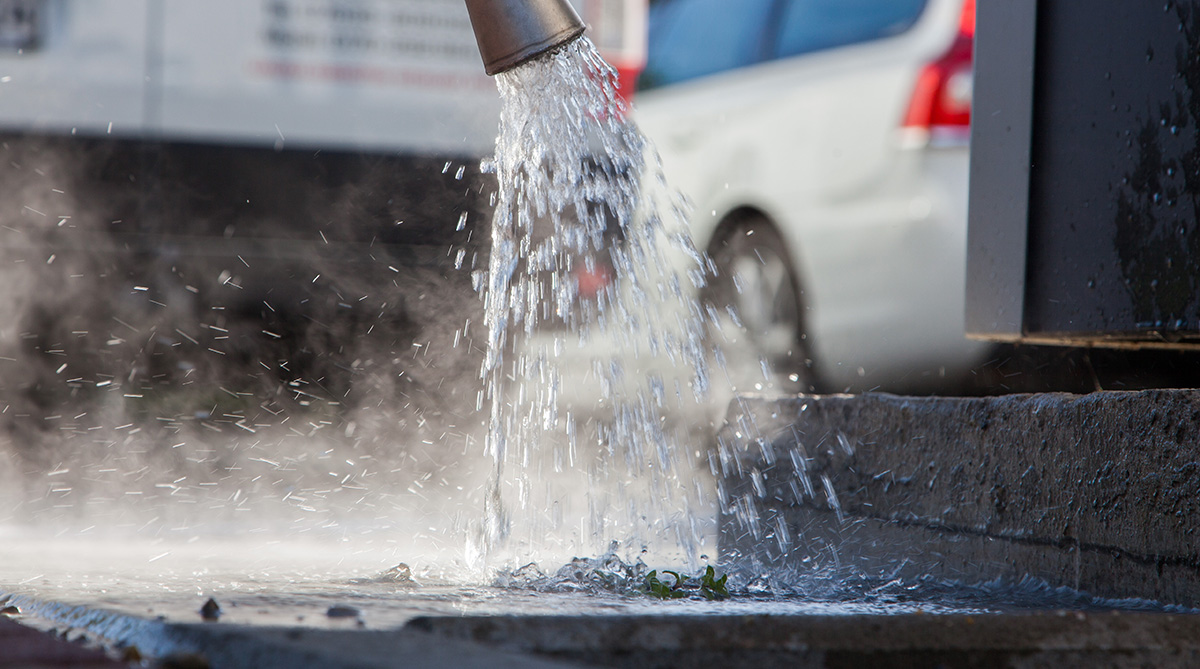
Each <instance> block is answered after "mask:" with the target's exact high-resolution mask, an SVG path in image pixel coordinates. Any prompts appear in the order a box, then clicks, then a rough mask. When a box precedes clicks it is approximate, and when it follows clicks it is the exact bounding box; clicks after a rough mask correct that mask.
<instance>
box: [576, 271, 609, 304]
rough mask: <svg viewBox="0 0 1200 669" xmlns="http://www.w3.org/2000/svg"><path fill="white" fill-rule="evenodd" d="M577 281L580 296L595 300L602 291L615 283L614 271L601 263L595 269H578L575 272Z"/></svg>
mask: <svg viewBox="0 0 1200 669" xmlns="http://www.w3.org/2000/svg"><path fill="white" fill-rule="evenodd" d="M575 281H576V282H577V283H578V286H579V296H580V297H582V298H585V299H589V300H590V299H595V297H596V296H597V295H599V294H600V291H602V290H604V289H605V288H607V287H608V286H609V284H611V283H612V282H613V272H612V269H611V268H609V267H606V266H604V265H602V264H600V263H596V264H595V266H594V267H591V268H588V267H578V268H576V270H575Z"/></svg>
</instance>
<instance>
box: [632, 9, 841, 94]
mask: <svg viewBox="0 0 1200 669" xmlns="http://www.w3.org/2000/svg"><path fill="white" fill-rule="evenodd" d="M834 1H837V0H834ZM775 4H776V0H657V1H656V2H654V3H653V4H652V5H651V7H650V15H649V20H650V35H649V51H648V53H647V59H646V69H645V70H644V71H643V72H642V76H641V78H640V79H639V80H638V88H639V89H642V90H645V89H647V88H654V87H657V86H665V85H668V84H675V83H679V82H681V81H687V80H689V79H695V78H697V77H703V76H707V75H710V74H716V73H718V72H724V71H725V70H731V69H734V68H737V67H744V66H746V65H751V64H753V63H757V62H759V61H761V60H762V59H763V58H764V57H766V55H767V44H766V42H767V40H766V38H765V33H766V26H767V22H768V17H769V16H770V15H771V11H772V8H773V7H774V6H775Z"/></svg>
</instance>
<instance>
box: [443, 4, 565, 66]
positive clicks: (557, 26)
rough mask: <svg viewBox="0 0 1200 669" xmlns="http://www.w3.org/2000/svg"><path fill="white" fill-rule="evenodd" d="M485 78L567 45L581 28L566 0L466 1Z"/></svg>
mask: <svg viewBox="0 0 1200 669" xmlns="http://www.w3.org/2000/svg"><path fill="white" fill-rule="evenodd" d="M466 2H467V12H468V13H469V14H470V15H471V26H472V27H473V28H474V29H475V41H476V42H477V43H478V44H479V54H480V55H481V56H483V69H484V70H485V71H486V72H487V73H488V74H489V75H494V74H499V73H500V72H504V71H505V70H510V69H512V68H514V67H516V66H517V65H520V64H521V63H524V62H525V61H527V60H531V59H533V58H536V57H538V56H540V55H541V54H543V53H545V52H547V51H549V50H551V49H554V48H555V47H558V46H561V45H563V44H566V43H567V42H570V41H571V40H573V39H575V38H576V37H579V36H580V35H582V34H583V30H584V25H583V21H582V20H580V18H579V15H578V14H576V13H575V10H574V9H573V8H572V7H571V5H570V4H569V3H568V2H567V0H466Z"/></svg>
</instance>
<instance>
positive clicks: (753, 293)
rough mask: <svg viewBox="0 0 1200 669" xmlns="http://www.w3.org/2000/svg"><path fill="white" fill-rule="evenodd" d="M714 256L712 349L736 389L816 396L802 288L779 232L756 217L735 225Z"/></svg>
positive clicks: (711, 251)
mask: <svg viewBox="0 0 1200 669" xmlns="http://www.w3.org/2000/svg"><path fill="white" fill-rule="evenodd" d="M709 254H710V256H711V257H712V259H713V262H714V263H715V265H716V269H717V273H716V276H715V277H713V278H712V281H711V283H710V285H709V288H708V290H707V294H706V297H707V300H708V303H709V304H710V305H711V306H713V307H714V310H715V312H716V314H717V319H716V321H717V322H716V323H715V327H714V332H713V340H714V341H713V344H714V345H715V346H716V347H719V348H720V349H721V352H722V353H723V357H724V359H725V366H726V371H727V372H728V373H729V377H730V380H731V381H732V382H733V385H734V388H735V389H736V390H737V391H741V392H745V391H775V392H787V393H793V392H808V391H811V390H813V381H814V379H813V375H812V373H811V367H810V365H811V362H810V361H809V359H808V356H807V351H806V346H805V340H804V317H803V314H804V311H803V303H802V300H801V291H800V287H799V286H800V284H799V281H798V280H797V277H796V271H795V267H794V265H793V264H792V261H791V258H790V257H789V256H788V252H787V249H786V247H785V245H784V242H783V239H782V238H781V237H780V236H779V233H778V232H777V231H776V230H775V228H774V226H772V225H771V224H770V223H769V222H768V221H766V220H764V219H763V218H761V217H759V216H747V217H743V218H740V219H738V220H733V221H731V222H730V223H727V224H726V227H725V229H724V231H723V233H721V234H719V236H718V237H717V238H716V241H714V243H713V244H712V246H711V247H710V248H709Z"/></svg>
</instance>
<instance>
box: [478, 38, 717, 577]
mask: <svg viewBox="0 0 1200 669" xmlns="http://www.w3.org/2000/svg"><path fill="white" fill-rule="evenodd" d="M496 81H497V84H498V86H499V89H500V93H501V97H502V101H503V109H502V113H501V120H500V131H499V136H498V138H497V142H496V153H495V157H494V158H493V159H492V160H490V161H487V162H486V163H485V165H484V169H485V170H486V171H490V172H493V173H494V174H495V175H496V176H497V179H498V184H499V188H498V191H497V193H496V196H495V202H494V204H495V207H496V209H495V218H494V221H493V229H492V247H491V256H490V262H489V266H488V271H487V273H486V275H485V274H483V273H479V274H478V275H477V276H476V283H477V288H478V289H480V290H481V291H482V293H483V297H484V305H485V320H486V326H487V328H488V341H487V356H486V360H485V362H484V363H483V369H482V372H481V373H482V377H483V379H484V381H485V383H484V390H482V391H481V393H480V398H479V402H480V405H481V406H483V403H485V402H487V403H490V409H491V412H490V422H489V425H488V432H487V439H486V450H487V453H488V455H489V456H490V457H491V459H492V461H493V463H494V467H495V469H494V472H493V476H492V480H491V482H490V488H489V490H488V491H487V493H486V503H485V506H486V508H485V518H484V521H483V525H482V528H481V529H480V531H479V532H477V533H476V536H475V537H474V538H473V541H472V545H471V546H469V550H468V552H469V554H471V555H473V556H474V559H477V560H485V559H486V560H488V561H495V560H503V559H505V557H506V556H511V555H512V554H513V553H509V551H515V554H516V555H520V556H521V557H522V559H524V558H526V557H528V556H530V555H533V554H537V553H539V552H540V551H541V550H542V549H546V548H549V549H550V551H551V552H554V551H555V550H557V551H559V552H560V554H561V555H566V556H569V554H570V553H575V554H578V552H579V551H598V550H601V549H603V547H604V546H606V545H608V544H609V543H610V542H612V541H620V542H622V544H623V545H625V546H627V547H629V548H636V549H642V548H645V547H648V546H650V545H651V544H653V543H655V541H656V540H657V541H658V542H665V544H667V545H669V546H671V547H673V548H674V549H676V550H677V552H681V553H682V556H683V557H684V558H690V559H691V560H693V561H694V559H695V558H696V557H698V556H699V553H700V552H701V551H703V550H704V549H706V548H710V547H709V546H708V545H706V542H707V540H706V538H705V537H706V532H711V528H706V527H705V523H706V522H711V521H705V520H704V518H705V517H707V518H710V519H711V517H712V516H713V515H714V514H713V513H712V512H711V510H710V511H708V512H707V513H701V512H700V511H701V508H702V507H706V505H707V504H708V503H709V502H707V501H706V500H707V499H709V498H710V496H709V495H708V494H707V493H706V488H707V484H706V483H705V482H704V480H703V479H702V478H701V477H699V476H698V475H696V474H695V472H697V471H700V470H701V467H698V466H696V465H697V464H698V462H697V460H698V459H699V458H701V457H703V454H702V453H701V452H699V451H698V450H695V449H696V446H695V445H694V443H693V442H691V441H685V440H688V439H689V437H690V438H692V439H694V438H695V432H696V431H697V426H699V427H701V428H703V427H704V426H705V424H706V422H705V419H706V416H707V413H706V410H705V406H706V396H707V392H708V386H709V372H708V364H707V358H706V352H705V351H706V347H705V345H704V332H705V327H704V322H705V318H706V315H705V312H704V311H703V309H702V308H701V307H700V305H699V303H698V302H697V300H696V299H695V298H694V297H693V296H694V295H696V294H697V293H698V290H699V289H700V288H701V287H702V286H703V284H704V281H705V276H706V273H707V271H708V265H707V261H706V260H705V258H704V257H703V256H702V255H701V254H699V253H697V252H696V250H695V249H694V247H693V246H692V243H691V240H690V237H689V235H688V232H687V227H686V216H687V207H686V205H685V203H684V202H683V201H682V199H681V198H680V197H679V196H677V195H675V194H672V193H671V192H670V191H669V190H668V189H667V187H666V183H665V180H664V179H663V177H662V174H661V169H660V168H659V166H658V165H657V156H656V155H655V154H654V151H653V149H652V148H651V147H650V146H649V145H648V143H647V141H646V139H645V138H644V137H643V136H642V135H641V133H640V132H639V131H638V130H637V128H636V127H635V126H634V125H633V124H632V123H631V122H629V121H628V120H627V119H626V116H625V109H624V106H623V103H622V102H621V101H620V99H619V98H618V96H617V94H616V74H615V71H614V70H613V69H612V68H611V67H610V66H609V65H608V64H607V63H605V62H604V61H603V59H602V58H601V57H600V56H599V54H598V53H597V52H596V50H595V48H594V46H593V45H592V43H591V42H590V41H589V40H588V39H587V38H582V39H578V40H575V41H574V42H573V43H571V44H569V45H567V46H565V47H564V48H562V49H560V50H558V51H557V52H555V53H553V54H551V55H549V56H546V57H543V58H539V59H537V60H534V61H532V62H530V63H528V64H526V65H523V66H521V67H518V68H516V69H514V70H512V71H510V72H507V73H503V74H500V75H498V76H497V77H496ZM689 432H692V433H693V434H691V435H689ZM668 550H670V549H668Z"/></svg>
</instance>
